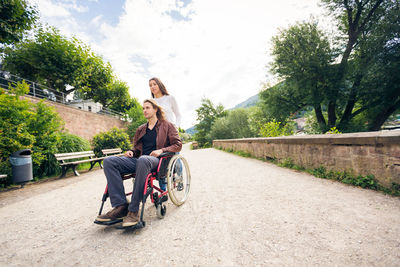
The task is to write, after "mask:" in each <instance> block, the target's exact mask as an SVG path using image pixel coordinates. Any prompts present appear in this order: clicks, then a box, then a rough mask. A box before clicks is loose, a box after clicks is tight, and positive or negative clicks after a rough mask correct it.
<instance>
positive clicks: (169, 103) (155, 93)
mask: <svg viewBox="0 0 400 267" xmlns="http://www.w3.org/2000/svg"><path fill="white" fill-rule="evenodd" d="M149 87H150V91H151V96H152V97H153V99H154V100H155V101H156V102H157V104H159V105H160V106H161V107H162V108H163V109H164V112H165V115H166V117H167V121H169V122H172V123H173V124H174V125H175V127H176V128H177V129H178V128H179V127H180V124H181V113H180V112H179V107H178V103H176V100H175V97H173V96H172V95H170V94H169V93H168V91H167V88H165V86H164V84H163V83H162V82H161V81H160V79H158V78H155V77H153V78H151V79H150V80H149Z"/></svg>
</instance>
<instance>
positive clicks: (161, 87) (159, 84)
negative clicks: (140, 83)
mask: <svg viewBox="0 0 400 267" xmlns="http://www.w3.org/2000/svg"><path fill="white" fill-rule="evenodd" d="M150 81H155V82H156V84H157V85H158V88H160V91H161V93H162V95H169V93H168V91H167V88H165V85H164V84H163V83H162V82H161V81H160V79H158V78H156V77H153V78H151V79H150V80H149V82H150ZM151 96H152V97H153V98H154V94H153V93H151Z"/></svg>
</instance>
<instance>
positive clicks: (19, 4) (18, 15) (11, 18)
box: [0, 0, 37, 44]
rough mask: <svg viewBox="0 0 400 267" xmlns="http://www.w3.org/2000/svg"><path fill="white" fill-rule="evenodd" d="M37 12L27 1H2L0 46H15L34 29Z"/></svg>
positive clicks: (0, 3)
mask: <svg viewBox="0 0 400 267" xmlns="http://www.w3.org/2000/svg"><path fill="white" fill-rule="evenodd" d="M36 19H37V11H36V10H35V8H33V7H32V6H30V5H28V3H27V1H25V0H0V44H13V43H16V42H19V41H20V40H21V39H22V36H23V33H24V32H25V31H27V30H30V29H31V28H32V25H33V24H34V23H35V21H36Z"/></svg>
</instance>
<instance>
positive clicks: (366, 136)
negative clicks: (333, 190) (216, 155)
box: [213, 131, 400, 187]
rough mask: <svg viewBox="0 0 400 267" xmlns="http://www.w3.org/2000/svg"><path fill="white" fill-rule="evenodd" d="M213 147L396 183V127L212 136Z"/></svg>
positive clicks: (399, 168)
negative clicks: (330, 132) (265, 135)
mask: <svg viewBox="0 0 400 267" xmlns="http://www.w3.org/2000/svg"><path fill="white" fill-rule="evenodd" d="M213 147H216V148H222V149H231V150H233V151H245V152H247V153H250V154H251V155H253V156H254V157H257V158H264V159H277V160H285V159H291V160H292V161H293V163H295V164H297V165H301V166H303V167H305V168H318V167H320V166H323V167H325V168H326V169H327V170H334V171H348V172H352V173H353V174H354V175H368V174H373V175H374V176H375V178H376V179H377V180H378V181H379V182H380V183H381V184H382V185H384V186H386V187H391V186H392V184H393V183H396V184H400V131H381V132H364V133H351V134H330V135H328V134H325V135H302V136H284V137H270V138H243V139H226V140H214V141H213Z"/></svg>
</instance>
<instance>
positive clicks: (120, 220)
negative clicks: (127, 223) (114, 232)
mask: <svg viewBox="0 0 400 267" xmlns="http://www.w3.org/2000/svg"><path fill="white" fill-rule="evenodd" d="M120 222H122V219H116V220H113V221H108V222H100V221H97V220H94V223H95V224H100V225H113V224H116V223H120Z"/></svg>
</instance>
